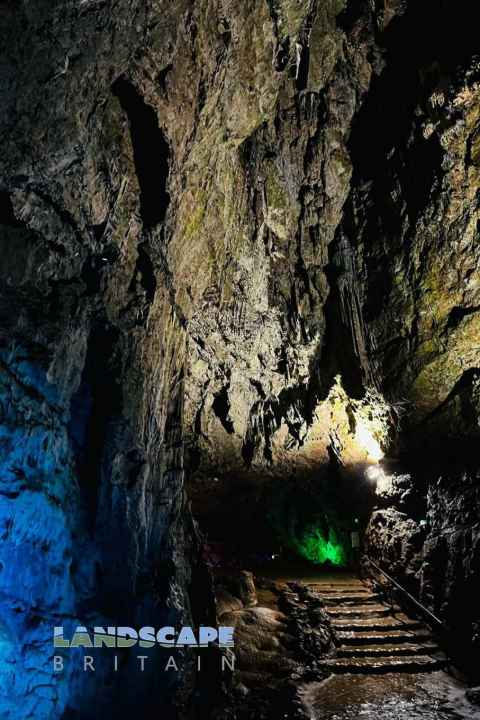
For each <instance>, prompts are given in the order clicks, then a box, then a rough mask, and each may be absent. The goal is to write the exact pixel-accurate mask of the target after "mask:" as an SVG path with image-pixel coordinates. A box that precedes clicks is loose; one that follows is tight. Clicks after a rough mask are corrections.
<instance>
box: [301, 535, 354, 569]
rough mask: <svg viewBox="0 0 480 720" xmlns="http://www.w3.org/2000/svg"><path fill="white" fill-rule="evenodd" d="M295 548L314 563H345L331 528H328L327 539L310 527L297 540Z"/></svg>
mask: <svg viewBox="0 0 480 720" xmlns="http://www.w3.org/2000/svg"><path fill="white" fill-rule="evenodd" d="M297 550H298V552H299V553H300V555H302V556H303V557H304V558H306V559H307V560H310V562H313V563H315V564H316V565H322V564H323V563H325V562H331V563H332V565H345V564H346V560H347V558H346V555H345V550H344V548H343V547H342V545H341V544H340V543H339V542H338V539H337V535H336V533H335V531H334V530H333V529H331V530H330V532H329V535H328V540H326V539H325V537H324V536H323V535H322V533H321V532H320V531H319V530H317V529H316V528H313V529H310V530H308V531H307V532H305V534H304V535H303V538H302V540H301V542H297Z"/></svg>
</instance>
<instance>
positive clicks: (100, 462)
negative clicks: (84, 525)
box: [69, 322, 122, 528]
mask: <svg viewBox="0 0 480 720" xmlns="http://www.w3.org/2000/svg"><path fill="white" fill-rule="evenodd" d="M118 341H119V333H118V331H117V330H116V329H115V328H114V327H112V326H111V325H109V324H107V323H102V322H99V323H98V324H96V325H95V326H94V327H93V328H92V330H91V333H90V337H89V341H88V347H87V354H86V359H85V366H84V370H83V374H82V379H81V383H80V386H79V388H78V390H77V391H76V393H75V394H74V395H73V397H72V400H71V406H70V421H69V435H70V438H71V441H72V445H73V448H74V452H75V457H76V462H77V470H78V478H79V484H80V488H81V490H82V493H83V497H84V501H85V506H86V510H87V515H88V520H89V523H90V525H91V528H94V526H95V521H96V516H97V507H98V499H99V498H98V493H99V490H100V484H101V479H102V475H103V473H108V469H107V467H106V465H105V463H106V462H107V457H106V455H107V443H108V436H109V429H110V428H111V423H112V422H113V421H114V419H115V418H116V417H117V416H118V413H119V411H120V409H121V406H122V390H121V386H120V383H119V377H120V373H121V367H120V360H119V356H118Z"/></svg>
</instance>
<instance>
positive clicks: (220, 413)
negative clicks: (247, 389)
mask: <svg viewBox="0 0 480 720" xmlns="http://www.w3.org/2000/svg"><path fill="white" fill-rule="evenodd" d="M212 410H213V412H214V413H215V415H216V416H217V418H218V419H219V420H220V422H221V423H222V425H223V427H224V428H225V430H226V431H227V433H229V435H231V434H232V433H233V432H234V427H233V422H232V421H231V420H230V418H229V412H230V400H229V399H228V387H227V386H225V387H223V388H222V389H221V390H220V392H219V393H218V394H217V395H215V398H214V401H213V403H212Z"/></svg>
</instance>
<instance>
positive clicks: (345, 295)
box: [0, 0, 480, 720]
mask: <svg viewBox="0 0 480 720" xmlns="http://www.w3.org/2000/svg"><path fill="white" fill-rule="evenodd" d="M471 5H472V3H469V2H467V0H463V1H462V2H458V1H457V2H453V0H443V1H442V2H441V3H439V2H438V0H435V2H434V1H433V0H425V1H423V2H421V3H419V2H415V0H375V2H370V0H368V1H367V0H361V1H360V0H359V1H358V2H354V1H353V0H349V1H348V2H347V1H346V0H327V1H326V2H320V1H319V0H318V1H317V0H247V1H245V2H241V3H234V2H231V1H230V0H202V1H201V2H199V3H196V4H193V3H190V2H188V1H187V0H178V2H166V1H163V0H148V1H146V2H140V1H139V0H129V1H128V2H127V1H126V0H119V1H118V2H117V3H116V4H115V5H114V6H112V5H111V3H108V2H104V1H103V0H64V1H60V0H57V1H56V2H45V1H44V0H28V1H27V0H24V1H23V2H20V3H14V2H12V1H11V0H7V2H4V3H3V4H2V9H1V15H0V34H1V35H0V42H1V45H2V48H4V52H3V53H2V59H1V63H0V85H1V93H2V108H1V116H0V139H1V144H2V156H1V158H0V250H1V257H2V263H1V267H0V370H1V376H0V423H1V427H0V467H1V475H0V537H1V538H2V544H1V546H0V698H1V699H0V709H1V712H2V713H3V715H4V716H5V717H6V718H9V717H10V718H13V717H15V718H17V717H18V714H16V713H17V710H16V708H18V707H19V706H20V705H21V706H22V707H23V708H25V711H24V716H25V717H30V718H34V719H35V720H44V719H45V720H50V718H59V717H62V716H63V713H64V712H65V713H67V714H68V713H69V712H70V711H72V712H73V711H78V712H79V713H81V717H84V716H85V717H88V715H89V714H90V715H92V713H93V716H96V714H97V713H101V712H103V710H104V708H103V707H102V706H101V703H102V702H104V703H105V707H106V708H108V710H109V711H112V709H115V705H114V698H115V694H116V701H117V703H118V704H119V705H121V707H122V708H124V709H125V711H126V712H127V709H128V704H129V702H130V701H131V700H132V698H131V697H129V695H128V685H127V684H126V683H124V682H123V681H122V677H121V675H120V676H119V680H118V686H117V685H114V687H113V689H111V690H108V691H107V689H106V685H107V683H108V681H109V678H108V674H109V671H108V669H107V668H105V669H102V671H101V672H98V674H97V675H96V676H95V678H86V677H84V678H80V677H79V675H78V673H76V672H75V671H74V670H73V669H71V668H70V666H69V669H68V670H67V671H66V673H65V674H64V675H63V676H60V677H53V675H52V666H51V655H52V648H51V627H52V625H53V624H57V623H58V624H61V623H62V622H66V621H67V619H68V621H69V622H70V623H72V624H75V623H76V622H77V621H81V622H85V623H87V624H89V623H90V624H91V623H93V622H100V621H101V622H110V623H111V624H117V623H118V624H125V623H128V624H134V623H135V622H141V621H143V619H148V622H149V623H151V624H162V623H163V622H165V621H167V620H168V621H169V622H170V621H172V622H175V621H178V622H181V621H182V620H187V619H189V618H190V617H191V613H192V612H193V613H194V615H195V616H196V617H197V618H199V619H200V618H201V612H202V611H201V608H202V607H203V606H204V607H206V608H207V610H206V611H205V612H207V611H209V610H210V608H209V590H208V581H207V580H205V575H204V574H203V572H202V568H201V565H197V563H198V552H197V543H198V540H197V533H196V528H195V525H194V524H193V523H192V521H191V518H190V513H189V509H188V506H187V503H186V500H185V493H184V487H183V486H184V472H185V466H186V465H187V466H188V468H189V470H190V471H191V472H190V480H191V482H190V485H191V496H192V497H193V498H194V500H195V501H197V496H198V495H200V496H203V497H207V501H208V502H209V501H210V495H211V494H213V493H214V492H216V491H215V488H216V487H220V488H223V487H225V483H224V481H225V480H227V481H228V482H229V483H230V485H226V487H227V491H226V492H225V497H226V498H227V500H226V502H232V501H231V495H230V493H231V492H232V491H231V488H233V486H234V482H235V480H236V479H245V478H247V480H248V482H251V483H253V484H255V483H257V482H258V480H259V479H262V478H266V477H270V478H274V479H278V478H280V479H281V477H282V476H285V475H288V476H290V475H292V474H296V475H298V476H299V477H300V478H301V477H303V476H306V475H309V476H311V477H313V478H314V477H315V475H316V473H317V472H319V468H323V469H324V470H325V468H326V469H327V471H328V472H329V471H330V470H331V469H332V467H338V466H341V465H342V464H343V465H345V466H356V465H359V466H361V468H362V469H363V468H364V467H365V465H369V464H372V463H376V462H378V460H379V459H380V458H381V457H382V455H383V453H385V452H387V451H388V449H389V440H390V441H391V442H390V447H391V450H392V451H393V450H395V451H398V452H400V453H403V457H404V458H405V457H409V458H410V457H411V456H413V455H415V457H416V459H417V460H418V458H419V457H420V456H424V459H425V461H426V464H427V465H428V464H429V460H430V458H433V457H435V459H444V458H446V459H449V458H450V457H451V455H452V454H453V455H455V456H456V458H457V461H459V452H460V451H461V453H464V454H466V453H468V451H469V450H471V447H472V444H473V443H474V442H476V441H478V432H479V430H478V427H479V424H478V416H479V407H480V405H479V403H480V400H479V398H480V395H479V370H478V366H479V364H480V363H479V357H478V355H479V343H478V339H479V328H478V318H479V317H480V316H479V314H478V308H479V307H480V298H479V292H480V291H479V288H480V279H479V274H478V267H477V264H478V237H477V236H478V228H477V224H478V219H479V218H478V206H479V200H478V180H479V177H478V167H479V159H480V145H479V111H478V108H479V97H478V96H479V92H480V90H479V69H478V62H477V60H476V58H475V52H476V51H477V49H478V48H477V34H476V23H475V22H474V14H473V13H474V9H472V7H471ZM457 36H458V37H461V42H460V43H456V42H454V41H453V40H452V39H455V38H456V37H457ZM338 375H341V380H336V378H337V376H338ZM400 421H401V422H400ZM393 427H395V430H396V431H397V433H396V437H393V436H394V435H395V433H393V432H392V428H393ZM185 443H186V452H184V449H185ZM440 445H441V450H442V452H441V453H440V452H439V451H438V448H439V446H440ZM457 464H458V463H457ZM460 464H461V462H460ZM408 470H409V472H410V476H411V478H412V480H411V482H412V487H414V488H416V492H417V494H418V498H419V500H418V503H419V505H418V506H417V508H416V509H415V508H413V510H412V508H411V507H409V509H405V507H404V508H403V509H402V507H400V508H396V507H395V503H396V500H394V498H393V497H392V498H391V500H390V501H388V502H390V504H391V505H393V506H392V507H390V508H387V509H383V510H380V511H379V514H376V515H375V516H374V517H373V518H372V524H371V526H370V528H371V529H370V531H369V542H371V543H372V544H374V545H375V547H377V548H384V550H382V553H381V554H382V557H384V558H388V559H389V561H391V562H394V563H397V564H398V565H399V571H400V570H401V567H400V566H402V567H403V562H404V561H405V562H406V563H407V565H406V568H407V569H406V570H405V572H406V573H408V572H413V573H414V574H415V573H417V575H418V572H420V574H421V575H420V576H419V577H420V580H419V581H418V582H419V583H420V585H419V586H421V587H422V588H424V593H425V597H427V598H429V600H430V601H431V602H432V603H434V604H435V607H438V608H439V610H440V611H441V612H442V613H445V615H446V616H448V617H449V618H451V619H452V622H453V621H455V622H456V620H455V618H454V617H453V615H452V608H454V607H458V605H459V603H460V599H461V598H464V597H465V592H466V591H468V588H469V585H468V583H470V582H471V581H472V580H471V578H472V577H474V575H475V573H476V572H477V564H478V547H477V546H478V543H477V539H478V532H477V528H476V525H475V523H476V520H474V519H473V517H472V518H470V516H469V515H468V517H467V519H466V515H467V509H468V508H469V507H470V504H469V503H470V501H471V498H472V497H473V498H476V492H477V491H476V477H477V475H476V470H475V468H474V470H473V471H471V470H469V471H468V472H467V474H466V475H465V477H466V478H467V480H465V482H460V480H458V479H457V478H459V477H463V476H464V475H463V474H462V472H460V475H458V474H457V475H455V473H454V472H453V471H452V472H450V471H449V470H448V469H447V472H442V477H443V478H444V480H443V481H442V484H440V485H437V484H436V483H437V479H438V477H439V476H440V474H441V473H440V470H439V469H438V468H436V467H434V466H433V464H432V467H430V468H429V469H428V468H427V470H426V469H425V467H422V466H419V465H418V462H416V464H415V463H414V466H413V467H412V468H410V467H409V468H408ZM463 470H464V468H463ZM216 481H218V482H216ZM222 492H224V491H222ZM402 496H403V492H402ZM229 497H230V500H228V498H229ZM388 502H387V504H388ZM475 502H476V500H475ZM407 504H408V503H407ZM198 507H200V505H198ZM419 508H421V511H420V509H419ZM399 512H405V513H406V515H405V516H403V515H402V516H401V515H398V513H399ZM422 516H425V517H426V518H427V520H428V524H427V527H426V529H424V530H422V533H423V535H422V537H423V538H424V540H425V543H424V544H423V545H422V548H423V549H422V550H421V553H423V554H422V555H421V557H420V555H418V554H416V555H415V558H417V559H414V560H413V561H412V562H413V566H412V565H411V558H412V557H413V555H412V553H413V554H415V553H416V551H417V543H419V542H420V540H419V536H418V533H417V530H416V524H417V523H418V521H419V520H420V519H421V517H422ZM414 526H415V527H414ZM395 528H396V530H395ZM451 529H453V535H451V534H449V533H450V530H451ZM397 530H401V531H402V532H404V539H403V540H402V541H401V542H400V543H397V542H396V539H395V533H396V531H397ZM451 538H453V539H451ZM373 540H375V542H374V543H373ZM459 547H461V548H462V552H461V553H460V550H459ZM435 557H440V558H441V560H439V561H436V560H435ZM435 562H438V563H440V564H442V563H444V564H443V565H442V567H444V566H446V567H448V568H449V570H448V572H449V573H450V574H449V575H448V577H449V578H451V580H450V581H449V582H448V583H445V584H444V585H442V586H441V587H439V586H436V585H435V581H434V579H433V578H432V575H431V572H430V570H429V568H432V567H433V566H434V565H435ZM192 567H193V569H192ZM411 567H413V570H410V568H411ZM422 568H423V569H422ZM199 578H203V580H200V579H199ZM422 578H424V579H423V580H422ZM193 606H196V607H193ZM199 608H200V609H199ZM475 613H476V611H475V609H474V608H473V607H470V606H469V607H468V612H467V611H466V612H465V614H464V615H463V617H462V620H461V623H462V632H463V633H465V634H467V635H468V633H470V637H471V633H472V632H473V630H472V626H473V625H474V623H475V622H478V617H477V616H476V614H475ZM468 627H469V628H470V630H468ZM475 632H476V630H475ZM32 648H34V650H32ZM33 655H35V657H33ZM37 655H38V657H37ZM127 665H128V664H127ZM144 682H145V685H144V686H140V680H139V681H138V683H137V684H136V685H135V690H134V692H135V695H136V697H135V701H136V703H137V706H136V707H137V709H138V698H139V697H140V698H142V702H144V703H145V707H146V708H148V706H152V705H153V706H154V707H155V708H156V709H157V710H158V711H160V710H159V708H160V709H162V710H163V706H162V703H167V704H168V703H176V704H177V705H180V706H182V703H184V702H185V703H187V698H188V695H189V692H190V691H191V690H192V688H193V683H194V679H193V677H192V674H191V673H190V672H188V671H185V672H184V673H183V674H181V675H180V676H179V677H178V678H175V680H171V681H170V682H172V683H173V684H175V685H182V683H183V690H184V692H183V694H181V695H180V696H178V695H177V696H175V693H174V692H173V690H174V688H172V687H168V688H167V687H166V682H167V680H166V679H163V680H162V682H155V683H153V684H151V678H149V677H148V673H147V674H146V675H145V678H144ZM104 685H105V687H104ZM93 696H95V698H96V700H95V702H96V705H95V708H94V709H93V710H89V708H91V707H92V703H91V698H92V697H93ZM175 697H176V699H175ZM182 707H183V706H182ZM168 711H169V710H168V707H165V712H168ZM22 712H23V711H22ZM65 717H67V715H65Z"/></svg>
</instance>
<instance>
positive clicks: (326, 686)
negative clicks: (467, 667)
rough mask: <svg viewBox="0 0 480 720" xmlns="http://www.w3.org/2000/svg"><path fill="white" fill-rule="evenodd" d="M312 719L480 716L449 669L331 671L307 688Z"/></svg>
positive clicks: (464, 719)
mask: <svg viewBox="0 0 480 720" xmlns="http://www.w3.org/2000/svg"><path fill="white" fill-rule="evenodd" d="M302 694H303V698H304V701H305V705H306V706H307V707H308V709H309V711H310V715H311V719H312V720H480V708H478V707H475V706H474V705H472V704H471V703H469V702H468V700H467V699H466V698H465V687H464V685H463V684H461V683H459V682H457V681H456V680H455V679H454V678H453V677H451V676H450V675H448V674H447V673H445V672H441V671H439V672H432V673H418V674H409V673H399V674H394V673H391V674H387V675H380V676H378V675H377V676H374V675H332V676H331V677H329V678H328V679H327V680H325V681H324V682H322V683H312V684H311V685H308V686H306V687H305V688H304V691H303V693H302Z"/></svg>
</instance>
